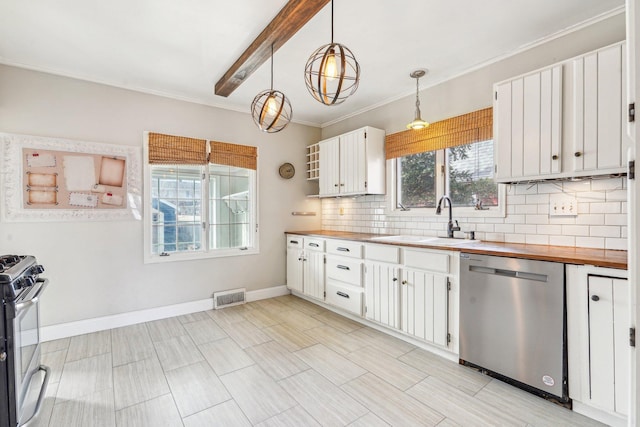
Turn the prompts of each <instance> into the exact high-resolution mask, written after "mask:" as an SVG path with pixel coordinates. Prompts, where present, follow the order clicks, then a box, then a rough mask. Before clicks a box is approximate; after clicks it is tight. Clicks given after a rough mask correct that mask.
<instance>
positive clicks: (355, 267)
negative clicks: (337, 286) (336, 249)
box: [326, 256, 362, 286]
mask: <svg viewBox="0 0 640 427" xmlns="http://www.w3.org/2000/svg"><path fill="white" fill-rule="evenodd" d="M326 272H327V277H328V278H331V279H335V280H339V281H341V282H346V283H348V284H350V285H353V286H362V280H361V279H362V262H361V261H360V260H355V259H349V258H344V257H330V256H328V257H327V268H326Z"/></svg>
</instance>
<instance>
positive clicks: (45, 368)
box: [19, 365, 51, 427]
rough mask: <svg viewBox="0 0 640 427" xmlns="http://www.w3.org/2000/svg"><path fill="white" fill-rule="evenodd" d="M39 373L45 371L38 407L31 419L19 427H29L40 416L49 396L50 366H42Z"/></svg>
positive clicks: (21, 422)
mask: <svg viewBox="0 0 640 427" xmlns="http://www.w3.org/2000/svg"><path fill="white" fill-rule="evenodd" d="M38 370H39V371H44V379H43V380H42V386H41V388H40V393H39V394H38V400H37V401H36V407H35V408H34V410H33V414H31V416H30V417H29V418H27V419H26V420H24V421H22V420H21V421H20V424H19V427H27V426H28V425H29V423H30V422H31V420H32V419H33V418H34V417H35V416H36V415H38V412H40V407H41V406H42V402H44V398H45V395H46V394H47V386H48V385H49V378H50V377H51V375H50V374H51V369H49V367H48V366H45V365H40V366H39V367H38Z"/></svg>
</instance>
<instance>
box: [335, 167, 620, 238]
mask: <svg viewBox="0 0 640 427" xmlns="http://www.w3.org/2000/svg"><path fill="white" fill-rule="evenodd" d="M625 188H626V179H624V178H608V179H597V180H595V179H594V180H583V181H564V182H544V183H536V184H514V185H507V188H506V193H507V201H506V204H507V205H506V213H507V215H506V217H465V216H463V215H456V210H457V209H456V208H454V209H453V216H454V219H457V220H458V221H459V223H460V226H461V227H462V229H463V230H464V231H469V230H474V231H476V236H477V238H478V239H482V240H488V241H505V242H509V243H532V244H534V243H535V244H551V245H558V246H585V247H590V248H607V249H626V242H627V233H628V230H627V216H626V212H627V202H626V199H627V192H626V190H625ZM559 193H564V194H566V195H568V196H571V197H575V198H576V200H577V202H578V215H577V216H571V217H554V216H549V200H550V195H551V194H559ZM340 208H343V210H344V214H343V215H340V214H339V213H340ZM385 209H386V199H385V196H363V197H358V198H342V199H322V226H323V228H324V229H328V230H337V231H357V232H363V233H384V234H415V235H430V236H435V235H438V236H444V235H445V234H446V227H447V225H446V224H447V220H448V218H447V215H441V216H433V212H434V210H433V209H424V210H423V211H424V215H419V214H418V215H416V213H417V212H418V211H419V210H418V209H413V210H412V212H411V213H412V215H399V214H390V215H387V214H385ZM458 234H459V235H461V234H460V233H458Z"/></svg>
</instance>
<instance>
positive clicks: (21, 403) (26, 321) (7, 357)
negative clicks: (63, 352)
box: [0, 256, 49, 427]
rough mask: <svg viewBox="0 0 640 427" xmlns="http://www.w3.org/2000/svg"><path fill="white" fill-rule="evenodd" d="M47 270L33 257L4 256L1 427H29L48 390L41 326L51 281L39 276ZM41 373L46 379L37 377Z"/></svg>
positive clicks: (0, 278) (0, 274)
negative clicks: (43, 297)
mask: <svg viewBox="0 0 640 427" xmlns="http://www.w3.org/2000/svg"><path fill="white" fill-rule="evenodd" d="M43 271H44V268H43V267H42V266H40V265H38V264H36V262H35V258H34V257H31V256H3V257H0V288H1V290H2V308H1V309H0V314H1V316H0V323H1V326H2V328H1V329H2V339H1V340H0V381H2V384H1V387H0V399H1V400H0V427H5V426H7V427H16V426H24V425H26V424H27V423H28V422H29V421H30V420H31V419H32V418H33V416H34V415H35V414H36V413H37V412H38V410H39V409H40V405H41V403H42V400H43V398H44V394H45V391H46V387H47V382H48V380H49V369H48V368H47V367H46V366H43V365H41V364H40V351H41V350H40V329H39V326H40V296H41V295H42V293H43V292H44V290H45V288H46V287H47V285H48V283H49V282H48V280H47V279H44V278H40V277H39V274H40V273H42V272H43ZM38 371H44V376H43V377H42V376H35V375H34V374H35V373H37V372H38ZM36 377H38V379H37V380H35V378H36ZM40 378H42V379H40ZM33 396H36V397H35V400H33Z"/></svg>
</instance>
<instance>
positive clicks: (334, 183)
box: [318, 137, 340, 196]
mask: <svg viewBox="0 0 640 427" xmlns="http://www.w3.org/2000/svg"><path fill="white" fill-rule="evenodd" d="M318 145H319V149H320V153H319V154H320V165H319V167H320V179H319V186H320V196H336V195H338V194H339V192H340V139H339V138H337V137H336V138H331V139H327V140H324V141H321V142H320V143H319V144H318Z"/></svg>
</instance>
